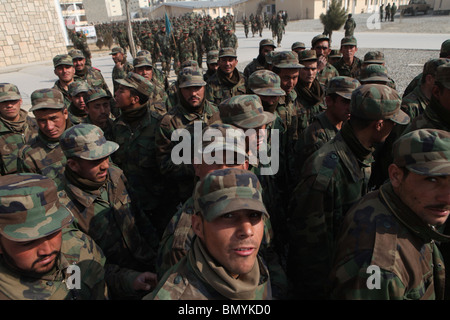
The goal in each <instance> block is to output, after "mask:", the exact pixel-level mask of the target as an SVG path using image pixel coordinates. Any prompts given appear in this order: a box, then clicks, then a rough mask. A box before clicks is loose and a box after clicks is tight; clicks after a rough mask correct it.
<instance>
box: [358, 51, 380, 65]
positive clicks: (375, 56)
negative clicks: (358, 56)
mask: <svg viewBox="0 0 450 320" xmlns="http://www.w3.org/2000/svg"><path fill="white" fill-rule="evenodd" d="M363 63H365V64H372V63H377V64H382V63H385V60H384V53H383V52H381V51H369V52H367V53H366V54H365V55H364V60H363Z"/></svg>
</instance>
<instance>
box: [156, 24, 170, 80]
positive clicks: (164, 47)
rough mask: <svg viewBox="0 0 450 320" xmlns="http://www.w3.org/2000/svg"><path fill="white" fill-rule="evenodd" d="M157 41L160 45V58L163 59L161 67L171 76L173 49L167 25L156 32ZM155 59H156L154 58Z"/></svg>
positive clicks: (166, 74)
mask: <svg viewBox="0 0 450 320" xmlns="http://www.w3.org/2000/svg"><path fill="white" fill-rule="evenodd" d="M155 38H156V42H157V43H158V47H159V59H158V60H160V61H161V68H162V70H163V72H164V75H165V76H166V77H169V73H170V63H171V60H172V49H171V47H170V40H169V37H168V36H167V34H166V25H165V24H162V25H161V30H160V31H159V32H158V33H157V34H156V37H155ZM154 61H155V60H154Z"/></svg>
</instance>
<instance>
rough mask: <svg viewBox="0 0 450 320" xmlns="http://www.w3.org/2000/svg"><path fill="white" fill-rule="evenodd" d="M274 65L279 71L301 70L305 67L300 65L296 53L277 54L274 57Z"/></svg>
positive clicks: (281, 52)
mask: <svg viewBox="0 0 450 320" xmlns="http://www.w3.org/2000/svg"><path fill="white" fill-rule="evenodd" d="M272 64H273V66H274V67H277V68H279V69H300V68H304V67H305V66H304V65H301V64H299V63H298V55H297V53H296V52H294V51H280V52H276V53H275V54H274V55H273V58H272Z"/></svg>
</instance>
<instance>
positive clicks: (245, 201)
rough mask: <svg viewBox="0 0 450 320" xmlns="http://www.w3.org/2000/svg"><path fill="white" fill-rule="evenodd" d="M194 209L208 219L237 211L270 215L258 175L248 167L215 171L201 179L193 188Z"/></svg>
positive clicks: (211, 219)
mask: <svg viewBox="0 0 450 320" xmlns="http://www.w3.org/2000/svg"><path fill="white" fill-rule="evenodd" d="M194 210H195V212H196V213H197V212H201V213H202V215H203V216H204V218H205V219H206V220H207V221H209V222H211V221H213V220H214V219H216V218H218V217H220V216H222V215H224V214H226V213H230V212H234V211H237V210H254V211H258V212H262V213H264V214H266V215H268V213H267V210H266V207H265V206H264V203H263V201H262V188H261V183H260V182H259V180H258V177H257V176H256V175H255V174H254V173H252V172H251V171H249V170H243V169H236V168H227V169H221V170H215V171H213V172H210V173H209V174H208V175H206V177H205V178H203V179H202V180H201V181H199V182H198V183H197V185H196V186H195V191H194Z"/></svg>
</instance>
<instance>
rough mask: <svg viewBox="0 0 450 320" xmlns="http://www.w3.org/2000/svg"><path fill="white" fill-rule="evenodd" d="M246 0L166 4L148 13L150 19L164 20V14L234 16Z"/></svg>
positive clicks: (213, 16)
mask: <svg viewBox="0 0 450 320" xmlns="http://www.w3.org/2000/svg"><path fill="white" fill-rule="evenodd" d="M245 1H246V0H219V1H177V2H166V3H162V4H160V5H158V6H156V7H155V8H154V9H153V10H152V11H150V19H159V18H164V15H165V13H167V15H168V16H169V17H178V16H182V15H184V14H186V13H194V14H199V15H209V16H211V18H213V19H214V18H217V17H223V16H226V15H227V14H231V15H234V14H235V10H234V8H236V9H237V10H238V11H239V5H240V4H241V3H244V2H245Z"/></svg>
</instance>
